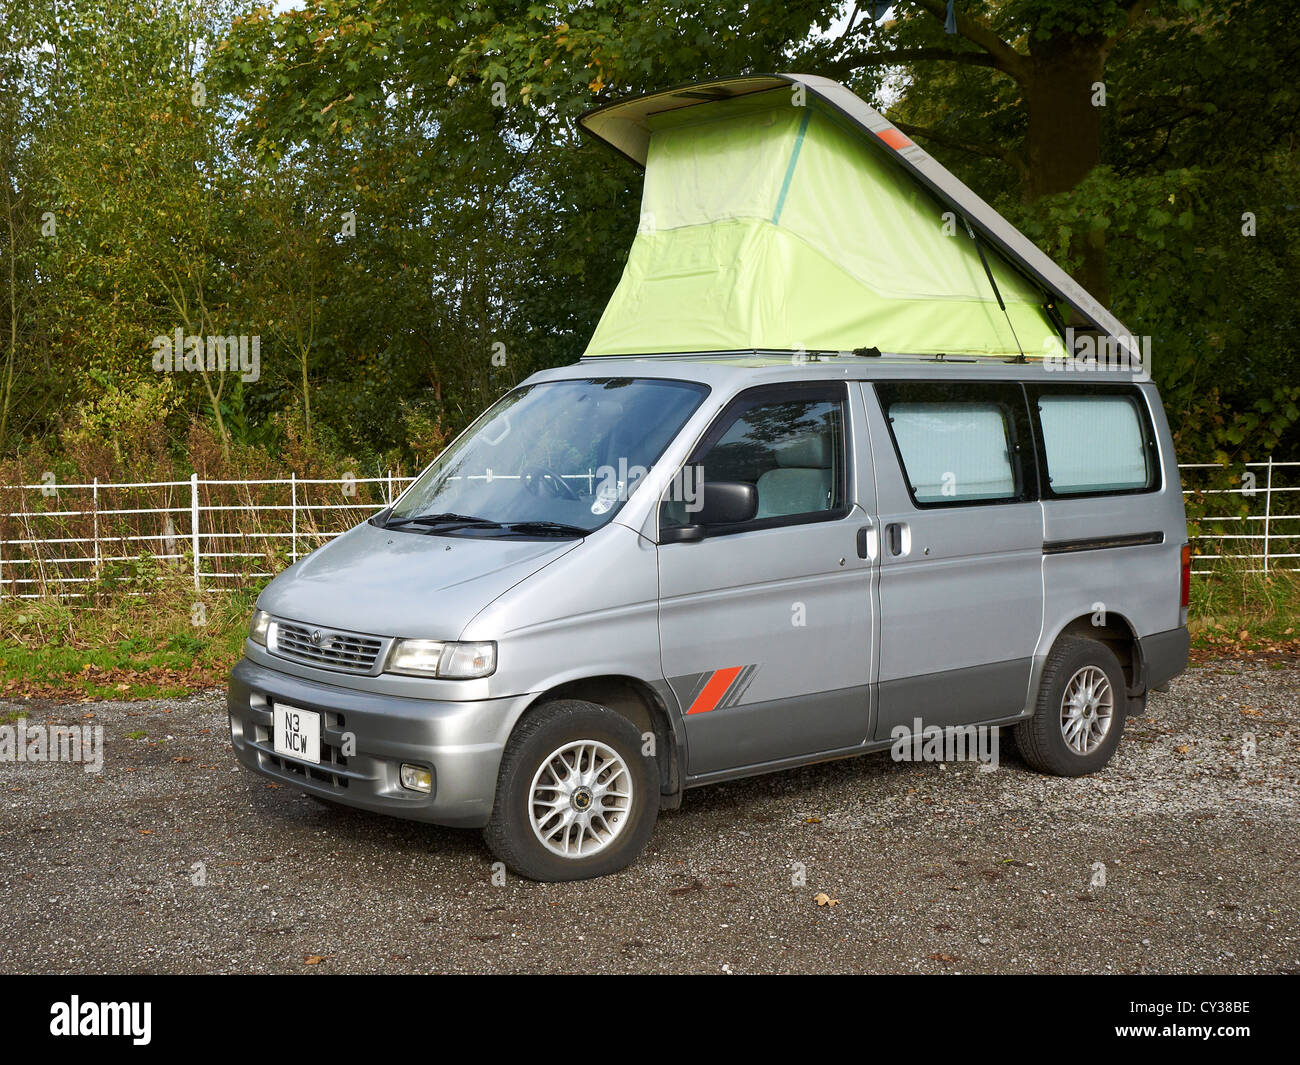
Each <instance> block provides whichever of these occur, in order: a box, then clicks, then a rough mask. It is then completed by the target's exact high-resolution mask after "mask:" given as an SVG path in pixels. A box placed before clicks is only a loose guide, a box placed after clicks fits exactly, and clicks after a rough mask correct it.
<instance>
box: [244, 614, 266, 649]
mask: <svg viewBox="0 0 1300 1065" xmlns="http://www.w3.org/2000/svg"><path fill="white" fill-rule="evenodd" d="M270 624H271V615H270V614H268V613H267V612H266V611H265V610H254V611H253V616H252V617H251V618H249V619H248V638H249V639H250V640H252V641H253V642H254V643H260V644H261V645H262V646H263V647H265V646H266V630H267V628H269V627H270Z"/></svg>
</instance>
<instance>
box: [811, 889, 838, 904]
mask: <svg viewBox="0 0 1300 1065" xmlns="http://www.w3.org/2000/svg"><path fill="white" fill-rule="evenodd" d="M813 902H815V903H817V905H818V906H838V905H839V902H840V900H839V899H833V898H831V897H830V896H829V895H828V894H826V892H824V891H819V892H817V894H816V895H814V896H813Z"/></svg>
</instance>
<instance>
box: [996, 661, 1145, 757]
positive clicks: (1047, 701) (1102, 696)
mask: <svg viewBox="0 0 1300 1065" xmlns="http://www.w3.org/2000/svg"><path fill="white" fill-rule="evenodd" d="M1127 706H1128V697H1127V689H1126V687H1125V684H1124V670H1123V669H1122V668H1121V667H1120V664H1119V659H1118V658H1116V657H1115V652H1114V651H1112V650H1111V649H1110V648H1109V647H1107V646H1106V645H1105V644H1103V643H1099V642H1098V641H1096V640H1088V639H1081V638H1078V637H1073V636H1067V637H1062V638H1061V639H1060V640H1058V641H1057V642H1056V646H1054V647H1053V648H1052V650H1051V653H1050V654H1049V655H1048V656H1047V663H1046V665H1045V666H1044V667H1043V678H1042V681H1041V682H1040V683H1039V686H1038V703H1037V706H1036V707H1035V709H1034V716H1033V717H1031V718H1030V719H1029V720H1028V721H1022V722H1020V724H1018V725H1017V726H1016V731H1015V735H1016V746H1017V747H1018V748H1019V750H1020V753H1021V755H1022V756H1023V757H1024V759H1025V761H1026V762H1028V763H1029V764H1030V766H1032V767H1033V768H1034V769H1037V770H1038V771H1039V772H1040V773H1050V774H1052V775H1053V776H1058V777H1079V776H1083V775H1084V774H1086V773H1095V772H1097V771H1098V770H1099V769H1101V768H1102V767H1104V766H1105V765H1106V763H1107V762H1109V761H1110V758H1111V755H1112V754H1114V753H1115V748H1116V747H1117V746H1118V745H1119V740H1120V736H1122V735H1123V733H1124V720H1125V716H1126V710H1127Z"/></svg>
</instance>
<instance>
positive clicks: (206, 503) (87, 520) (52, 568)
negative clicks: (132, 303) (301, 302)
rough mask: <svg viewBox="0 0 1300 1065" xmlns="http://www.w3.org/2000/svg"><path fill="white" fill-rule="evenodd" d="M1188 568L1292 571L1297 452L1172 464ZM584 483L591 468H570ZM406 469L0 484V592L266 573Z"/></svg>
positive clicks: (376, 504)
mask: <svg viewBox="0 0 1300 1065" xmlns="http://www.w3.org/2000/svg"><path fill="white" fill-rule="evenodd" d="M1179 469H1180V471H1181V473H1182V480H1183V495H1184V498H1185V500H1186V503H1187V513H1188V532H1189V536H1190V538H1191V541H1192V545H1193V553H1194V559H1193V570H1192V572H1193V573H1195V574H1200V575H1206V574H1211V573H1213V572H1215V569H1216V567H1218V566H1220V565H1222V564H1224V563H1225V562H1231V563H1232V564H1234V565H1237V566H1239V567H1242V568H1245V569H1247V570H1249V571H1252V572H1264V573H1266V572H1270V571H1276V570H1290V571H1297V570H1300V514H1297V513H1292V512H1290V509H1291V508H1293V507H1295V502H1296V495H1295V493H1297V492H1300V462H1274V461H1273V460H1272V459H1269V460H1268V461H1267V462H1252V463H1247V464H1245V465H1243V466H1237V467H1225V466H1216V465H1211V464H1205V463H1194V464H1188V465H1184V466H1180V467H1179ZM565 477H566V479H569V478H570V477H572V478H575V479H579V480H587V481H590V480H591V479H592V472H591V471H589V472H588V473H585V474H573V475H565ZM412 480H413V478H410V477H402V476H395V475H394V474H393V473H391V472H389V473H388V474H386V475H385V476H383V477H353V476H350V475H345V476H343V477H339V478H336V479H324V478H300V477H297V476H294V475H291V476H289V477H288V478H282V479H275V480H206V479H202V478H200V477H199V476H198V475H197V474H195V475H193V476H191V477H190V478H189V480H184V481H154V482H139V483H110V482H100V481H98V480H93V481H91V482H90V483H88V484H60V483H57V482H55V481H54V480H53V479H52V478H49V479H47V480H43V481H41V482H40V483H38V484H23V485H11V486H7V487H5V486H0V597H17V598H25V599H36V598H42V597H46V596H62V597H70V598H77V597H84V596H86V595H92V594H94V593H95V592H96V591H97V590H99V589H104V588H109V587H113V586H114V585H121V584H123V583H125V584H128V585H133V586H135V587H137V588H140V589H147V588H148V586H149V584H150V583H151V582H153V581H156V580H159V579H162V578H164V577H166V576H168V575H169V574H170V575H172V576H175V575H176V574H177V573H178V572H184V573H187V574H188V575H189V576H190V577H191V579H192V580H193V583H194V588H195V589H196V590H202V589H204V588H208V589H221V588H235V587H243V586H246V585H248V584H249V583H251V582H255V581H259V580H263V579H265V578H268V577H271V576H273V575H274V574H276V573H278V572H279V571H280V570H281V569H283V568H285V567H286V566H288V565H290V564H292V563H293V562H295V561H297V560H298V559H299V558H301V557H302V556H303V555H305V554H308V553H310V552H311V551H313V550H315V549H316V548H317V547H319V546H321V545H322V544H324V543H326V542H327V541H329V540H331V539H332V538H334V537H335V536H338V535H340V534H341V533H343V532H346V531H347V530H348V529H350V528H352V527H353V526H354V525H356V524H358V523H359V522H361V521H363V520H365V519H366V518H367V517H369V516H371V515H372V514H374V513H376V512H377V511H379V510H382V509H383V508H384V507H386V506H388V505H389V504H390V503H392V502H393V501H394V500H395V499H396V498H397V496H398V495H399V494H400V493H401V491H402V490H403V489H404V488H405V487H406V486H407V485H408V484H410V483H411V481H412Z"/></svg>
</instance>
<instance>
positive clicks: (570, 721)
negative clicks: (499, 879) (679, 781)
mask: <svg viewBox="0 0 1300 1065" xmlns="http://www.w3.org/2000/svg"><path fill="white" fill-rule="evenodd" d="M641 751H642V737H641V734H640V733H639V732H638V731H637V729H636V726H635V725H633V724H632V722H630V721H629V720H627V718H625V717H622V716H620V715H619V714H616V713H615V712H614V711H612V710H607V709H606V708H605V707H603V706H597V705H596V704H595V703H588V702H582V701H579V700H564V701H559V702H553V703H547V704H546V705H545V706H542V707H539V708H538V709H536V710H533V711H531V712H530V713H528V714H527V715H526V716H525V717H524V719H523V720H522V721H521V722H520V723H519V725H518V726H517V727H516V728H515V731H514V732H513V733H512V734H511V736H510V740H509V742H507V744H506V749H505V752H504V753H503V755H502V758H501V770H500V772H499V773H498V775H497V793H496V802H495V804H494V806H493V808H492V818H491V820H490V821H489V822H488V825H487V827H486V828H485V829H484V830H483V838H484V840H485V841H486V843H487V845H488V848H489V849H490V850H491V851H492V853H493V854H494V855H496V856H497V857H498V858H500V859H501V861H503V862H505V864H506V866H507V867H508V868H509V869H511V870H512V871H513V872H515V873H517V874H519V875H520V876H523V877H527V878H528V879H529V880H543V881H558V880H585V879H587V878H588V877H593V876H604V875H605V874H606V873H613V872H616V871H617V870H619V869H623V868H625V867H626V866H628V865H630V864H631V863H632V862H633V861H635V860H636V857H637V855H639V854H640V853H641V851H642V850H643V849H644V848H645V845H646V843H647V841H648V840H649V839H650V833H651V831H652V830H653V829H654V825H655V820H656V818H657V817H658V816H659V773H658V768H657V766H656V763H655V759H654V758H653V756H646V755H644V754H642V753H641Z"/></svg>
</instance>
